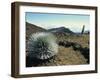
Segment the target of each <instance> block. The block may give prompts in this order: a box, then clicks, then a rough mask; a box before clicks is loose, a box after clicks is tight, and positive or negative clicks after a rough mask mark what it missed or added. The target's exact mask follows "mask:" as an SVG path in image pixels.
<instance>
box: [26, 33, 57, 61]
mask: <svg viewBox="0 0 100 80" xmlns="http://www.w3.org/2000/svg"><path fill="white" fill-rule="evenodd" d="M27 48H28V56H29V57H31V58H36V59H41V60H45V59H49V58H51V57H53V56H55V55H56V54H57V52H58V45H57V43H56V37H55V36H54V35H53V34H52V33H48V32H40V33H34V34H32V35H31V36H30V38H29V40H28V44H27Z"/></svg>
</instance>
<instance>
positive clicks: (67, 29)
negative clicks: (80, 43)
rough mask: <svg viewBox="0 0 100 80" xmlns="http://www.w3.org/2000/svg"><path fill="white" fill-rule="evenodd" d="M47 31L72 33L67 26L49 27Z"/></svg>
mask: <svg viewBox="0 0 100 80" xmlns="http://www.w3.org/2000/svg"><path fill="white" fill-rule="evenodd" d="M48 31H50V32H54V33H56V32H57V33H58V32H59V33H69V34H74V32H73V31H71V30H70V29H69V28H65V27H64V26H63V27H59V28H52V29H49V30H48Z"/></svg>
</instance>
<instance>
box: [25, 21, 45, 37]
mask: <svg viewBox="0 0 100 80" xmlns="http://www.w3.org/2000/svg"><path fill="white" fill-rule="evenodd" d="M44 31H46V30H45V29H43V28H41V27H39V26H37V25H34V24H31V23H28V22H26V38H28V37H29V36H30V35H31V34H32V33H36V32H44Z"/></svg>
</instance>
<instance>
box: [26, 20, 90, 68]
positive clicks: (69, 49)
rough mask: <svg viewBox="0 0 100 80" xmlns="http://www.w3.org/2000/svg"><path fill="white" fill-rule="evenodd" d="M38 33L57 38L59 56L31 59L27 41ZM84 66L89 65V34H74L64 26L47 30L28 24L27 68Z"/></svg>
mask: <svg viewBox="0 0 100 80" xmlns="http://www.w3.org/2000/svg"><path fill="white" fill-rule="evenodd" d="M37 32H50V33H52V34H54V35H55V36H56V38H57V41H56V42H57V44H58V53H57V55H55V56H54V57H52V58H50V59H48V60H38V59H30V57H29V56H27V54H28V49H27V41H28V40H29V37H30V35H31V34H33V33H37ZM82 64H89V33H85V32H84V33H83V34H81V33H74V32H72V31H71V30H70V29H69V28H65V27H64V26H62V27H59V28H53V29H49V30H46V29H43V28H41V27H40V26H37V25H35V24H30V23H28V22H26V67H35V66H60V65H82Z"/></svg>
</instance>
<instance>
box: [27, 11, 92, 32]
mask: <svg viewBox="0 0 100 80" xmlns="http://www.w3.org/2000/svg"><path fill="white" fill-rule="evenodd" d="M25 19H26V22H29V23H32V24H35V25H38V26H40V27H42V28H45V29H50V28H58V27H61V26H64V27H66V28H69V29H71V30H72V31H74V32H80V31H81V29H82V27H83V25H85V30H89V27H90V16H89V15H79V14H54V13H52V14H51V13H32V12H26V16H25Z"/></svg>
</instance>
